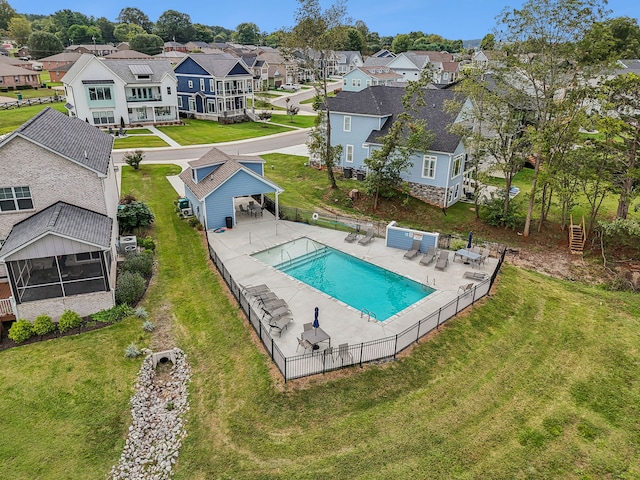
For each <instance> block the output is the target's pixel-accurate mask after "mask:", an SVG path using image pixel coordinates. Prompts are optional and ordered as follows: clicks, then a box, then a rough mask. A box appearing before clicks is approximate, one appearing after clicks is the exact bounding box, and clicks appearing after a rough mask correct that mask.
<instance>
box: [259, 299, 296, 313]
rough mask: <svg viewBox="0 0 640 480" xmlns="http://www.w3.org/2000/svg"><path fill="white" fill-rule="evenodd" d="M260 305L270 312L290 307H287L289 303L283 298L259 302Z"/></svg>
mask: <svg viewBox="0 0 640 480" xmlns="http://www.w3.org/2000/svg"><path fill="white" fill-rule="evenodd" d="M259 302H260V305H261V306H262V309H263V310H265V311H266V310H269V311H273V310H275V309H277V308H280V307H287V308H289V305H287V302H285V301H284V300H283V299H281V298H277V297H276V298H268V299H266V300H259Z"/></svg>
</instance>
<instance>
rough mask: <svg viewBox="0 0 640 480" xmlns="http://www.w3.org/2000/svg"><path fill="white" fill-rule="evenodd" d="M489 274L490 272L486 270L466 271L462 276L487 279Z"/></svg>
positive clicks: (480, 279)
mask: <svg viewBox="0 0 640 480" xmlns="http://www.w3.org/2000/svg"><path fill="white" fill-rule="evenodd" d="M488 276H489V274H488V273H484V272H471V271H466V272H464V275H462V278H469V279H471V280H479V281H482V280H485V279H486V278H487V277H488Z"/></svg>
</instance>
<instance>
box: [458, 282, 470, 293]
mask: <svg viewBox="0 0 640 480" xmlns="http://www.w3.org/2000/svg"><path fill="white" fill-rule="evenodd" d="M471 290H473V283H467V284H466V285H460V286H459V287H458V293H467V292H470V291H471Z"/></svg>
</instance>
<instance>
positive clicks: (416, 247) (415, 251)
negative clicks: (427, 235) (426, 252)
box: [404, 239, 422, 260]
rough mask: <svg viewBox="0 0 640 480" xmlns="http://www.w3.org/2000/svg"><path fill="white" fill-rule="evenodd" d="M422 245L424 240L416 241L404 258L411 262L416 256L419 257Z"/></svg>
mask: <svg viewBox="0 0 640 480" xmlns="http://www.w3.org/2000/svg"><path fill="white" fill-rule="evenodd" d="M421 244H422V240H417V239H414V240H413V244H412V245H411V248H410V249H409V250H407V253H405V254H404V258H408V259H409V260H411V259H412V258H415V256H416V255H418V252H419V251H420V245H421Z"/></svg>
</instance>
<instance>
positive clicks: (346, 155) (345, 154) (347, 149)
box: [344, 144, 353, 163]
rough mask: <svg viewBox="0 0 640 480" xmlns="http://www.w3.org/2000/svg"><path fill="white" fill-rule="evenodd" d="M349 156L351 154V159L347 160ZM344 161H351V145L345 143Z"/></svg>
mask: <svg viewBox="0 0 640 480" xmlns="http://www.w3.org/2000/svg"><path fill="white" fill-rule="evenodd" d="M349 156H351V160H349ZM344 161H345V163H353V145H348V144H347V145H346V148H345V149H344Z"/></svg>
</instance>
